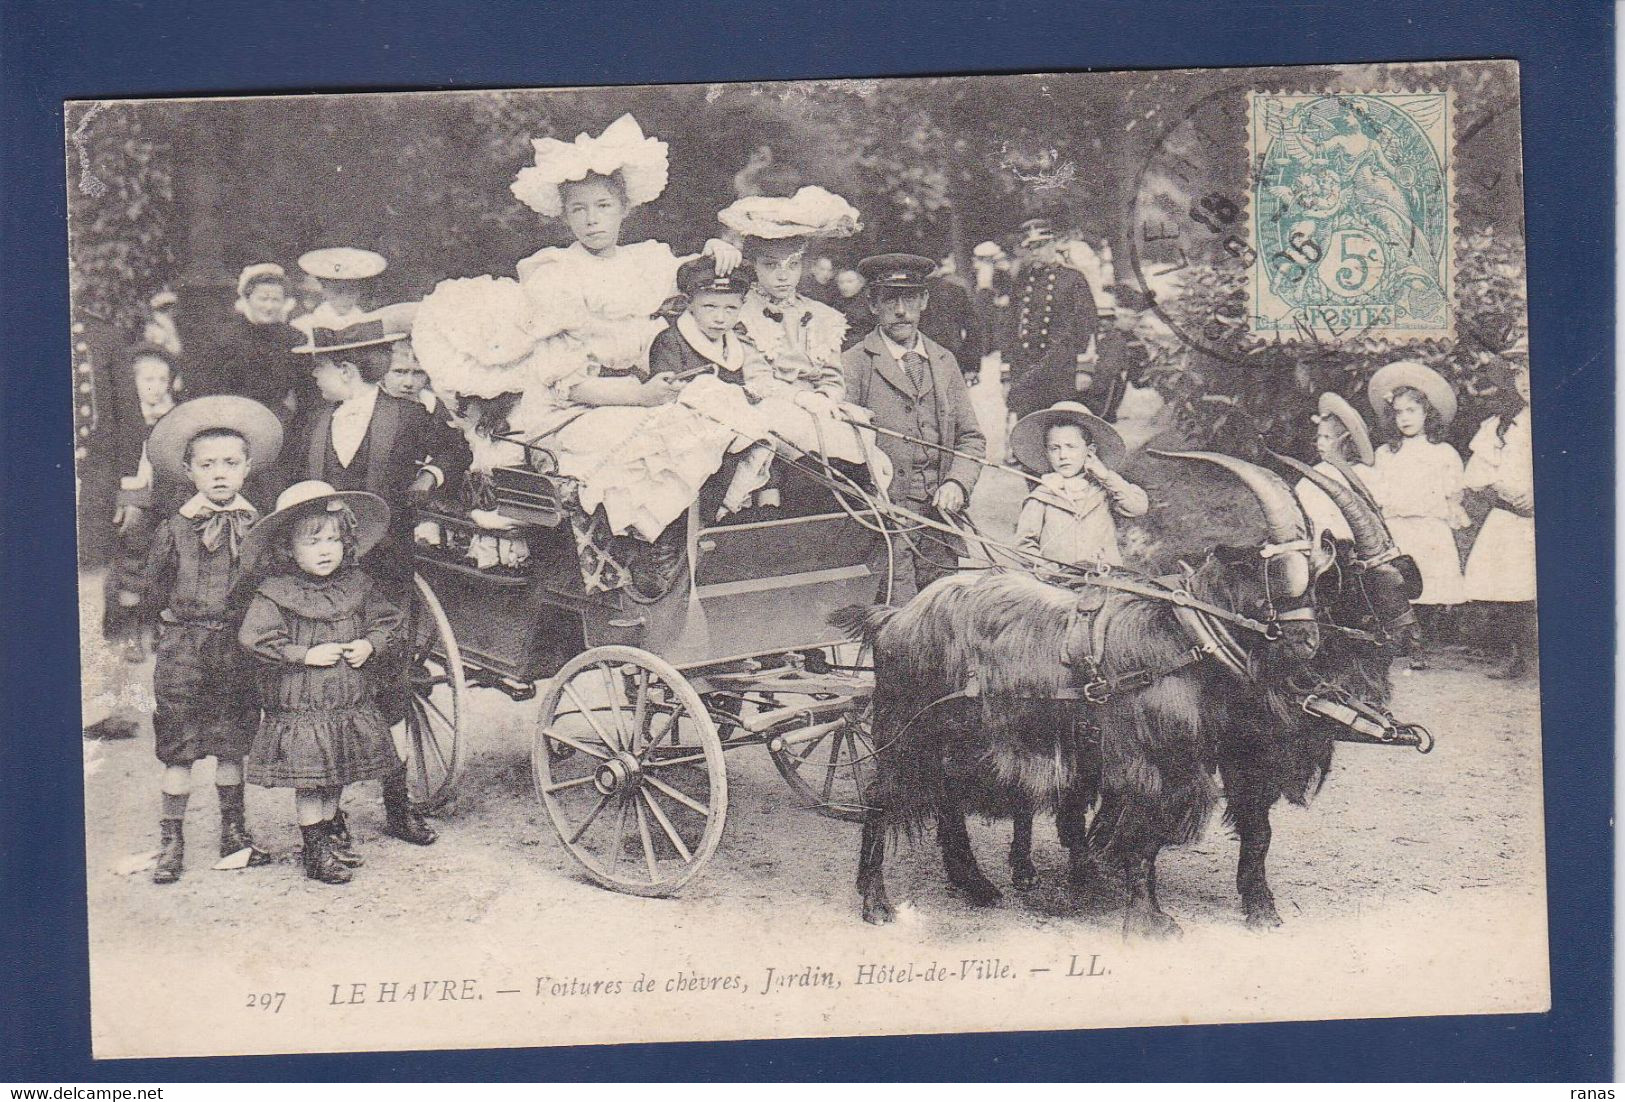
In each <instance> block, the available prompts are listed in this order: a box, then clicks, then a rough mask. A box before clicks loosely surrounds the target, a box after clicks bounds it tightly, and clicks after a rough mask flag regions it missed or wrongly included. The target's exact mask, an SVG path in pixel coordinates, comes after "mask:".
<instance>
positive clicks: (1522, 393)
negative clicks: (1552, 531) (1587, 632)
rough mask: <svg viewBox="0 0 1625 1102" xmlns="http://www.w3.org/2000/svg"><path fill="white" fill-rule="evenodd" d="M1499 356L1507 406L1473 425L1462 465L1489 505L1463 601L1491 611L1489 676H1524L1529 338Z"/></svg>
mask: <svg viewBox="0 0 1625 1102" xmlns="http://www.w3.org/2000/svg"><path fill="white" fill-rule="evenodd" d="M1502 355H1503V357H1504V362H1505V367H1506V375H1507V376H1508V377H1507V378H1506V379H1504V380H1503V381H1502V383H1501V386H1502V389H1503V397H1504V400H1505V402H1506V404H1505V405H1504V406H1503V408H1502V410H1501V412H1499V413H1496V414H1494V415H1493V416H1491V417H1488V418H1486V419H1485V420H1484V422H1483V423H1482V424H1481V425H1479V427H1478V432H1477V434H1476V435H1475V436H1474V437H1473V442H1472V446H1471V450H1472V458H1471V459H1469V460H1468V461H1467V478H1466V483H1467V488H1468V489H1469V490H1475V491H1478V492H1480V493H1482V494H1483V495H1484V496H1485V497H1487V498H1488V499H1489V501H1490V504H1491V508H1490V512H1489V515H1488V516H1487V517H1485V518H1484V527H1482V528H1480V529H1479V531H1478V537H1477V539H1475V540H1474V541H1473V549H1472V551H1471V552H1469V553H1468V555H1467V571H1466V582H1467V599H1468V600H1470V601H1477V602H1480V603H1481V606H1482V607H1483V608H1484V609H1486V610H1487V611H1488V612H1489V613H1490V622H1489V623H1488V624H1487V625H1486V626H1487V627H1488V629H1489V630H1488V631H1487V632H1486V633H1485V634H1487V635H1489V636H1490V637H1491V638H1493V639H1495V640H1496V641H1498V642H1500V643H1502V644H1503V645H1504V646H1505V648H1506V663H1505V664H1504V665H1503V666H1502V667H1501V668H1500V669H1498V670H1496V671H1495V672H1493V673H1491V674H1490V676H1491V677H1496V678H1512V677H1519V676H1522V675H1523V673H1524V672H1525V671H1526V670H1527V669H1528V667H1529V660H1530V659H1531V658H1533V657H1534V654H1535V634H1536V632H1535V470H1534V450H1533V449H1534V437H1533V436H1532V435H1531V433H1530V426H1529V340H1528V338H1527V337H1525V338H1523V339H1521V340H1519V341H1518V342H1517V343H1516V344H1514V345H1513V346H1512V347H1511V348H1509V349H1507V350H1506V352H1504V353H1502Z"/></svg>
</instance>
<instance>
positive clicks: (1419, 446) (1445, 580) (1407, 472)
mask: <svg viewBox="0 0 1625 1102" xmlns="http://www.w3.org/2000/svg"><path fill="white" fill-rule="evenodd" d="M1370 489H1371V493H1372V496H1373V497H1375V498H1376V499H1377V504H1378V505H1379V506H1381V507H1382V517H1383V520H1384V521H1386V522H1387V524H1388V530H1389V531H1390V532H1392V533H1393V536H1394V542H1395V543H1396V544H1398V545H1399V549H1400V551H1402V552H1404V553H1405V554H1407V555H1409V556H1410V557H1411V558H1412V559H1414V560H1415V561H1416V567H1417V569H1418V570H1419V571H1420V572H1421V574H1422V595H1421V596H1420V597H1418V598H1417V599H1416V601H1415V602H1414V603H1415V604H1419V605H1459V604H1461V603H1462V602H1463V601H1465V600H1466V599H1467V594H1466V588H1465V586H1464V585H1463V584H1462V576H1461V555H1460V553H1459V552H1458V551H1457V550H1456V537H1455V532H1456V529H1458V528H1465V527H1467V524H1468V517H1467V513H1466V512H1465V511H1464V510H1463V509H1462V507H1461V495H1462V489H1463V486H1462V465H1461V456H1460V455H1459V454H1457V452H1456V449H1455V448H1452V447H1451V446H1450V445H1449V444H1445V443H1438V444H1435V443H1432V442H1430V441H1429V440H1427V439H1425V438H1424V437H1421V436H1412V437H1407V438H1405V440H1404V441H1402V442H1401V444H1400V446H1399V449H1398V450H1397V451H1396V450H1394V449H1393V448H1392V447H1381V448H1378V449H1377V456H1376V463H1375V465H1374V466H1373V467H1372V478H1371V485H1370Z"/></svg>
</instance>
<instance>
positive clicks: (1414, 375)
mask: <svg viewBox="0 0 1625 1102" xmlns="http://www.w3.org/2000/svg"><path fill="white" fill-rule="evenodd" d="M1405 387H1411V388H1413V389H1415V390H1418V391H1421V393H1422V395H1423V397H1425V398H1426V399H1427V400H1428V404H1429V405H1431V406H1432V407H1433V408H1434V410H1436V411H1437V412H1438V414H1439V420H1440V421H1441V422H1442V423H1444V424H1446V425H1448V424H1450V422H1452V421H1454V420H1455V419H1456V391H1455V388H1453V387H1452V386H1451V385H1450V384H1449V383H1447V382H1445V379H1444V376H1443V375H1440V374H1439V373H1438V372H1437V371H1435V370H1433V369H1432V368H1431V367H1429V366H1428V365H1427V364H1422V363H1417V362H1416V361H1415V360H1398V361H1396V362H1394V363H1391V364H1388V365H1387V366H1386V367H1379V368H1378V369H1377V371H1376V373H1375V374H1374V375H1372V376H1371V382H1370V383H1368V384H1367V385H1366V391H1365V392H1366V397H1367V398H1368V399H1369V400H1370V402H1371V409H1372V411H1373V412H1374V413H1376V415H1377V417H1378V419H1379V420H1382V421H1385V422H1386V421H1387V420H1388V418H1389V417H1390V416H1391V415H1390V413H1389V411H1388V404H1389V402H1390V401H1392V400H1393V397H1394V393H1395V392H1396V391H1398V390H1401V389H1403V388H1405Z"/></svg>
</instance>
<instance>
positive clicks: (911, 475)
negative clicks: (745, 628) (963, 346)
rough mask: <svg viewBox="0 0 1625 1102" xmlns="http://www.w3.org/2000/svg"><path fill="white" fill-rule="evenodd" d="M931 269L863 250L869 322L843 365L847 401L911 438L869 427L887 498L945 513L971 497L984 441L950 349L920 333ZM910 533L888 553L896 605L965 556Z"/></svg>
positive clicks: (922, 260) (957, 545)
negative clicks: (884, 463)
mask: <svg viewBox="0 0 1625 1102" xmlns="http://www.w3.org/2000/svg"><path fill="white" fill-rule="evenodd" d="M935 267H936V264H935V263H934V262H933V261H932V260H931V259H930V258H929V257H924V256H912V255H909V254H907V253H886V254H884V255H881V256H871V257H869V258H867V259H865V260H864V261H863V262H862V263H860V264H859V265H858V271H859V272H861V273H862V275H863V277H864V278H865V279H866V280H867V281H868V295H869V308H870V311H871V312H872V313H873V314H874V318H875V322H876V324H875V327H874V330H873V331H872V332H871V333H870V334H869V335H868V336H867V337H865V338H863V340H861V341H859V342H858V343H857V344H856V345H854V346H853V347H852V348H850V349H848V350H847V352H846V354H845V355H844V356H843V357H842V367H843V368H844V370H845V372H846V397H847V401H849V402H852V403H855V404H856V405H859V406H862V407H864V408H865V409H867V410H869V411H870V413H871V415H872V418H873V424H874V425H875V427H876V428H877V429H884V430H889V431H890V432H895V433H901V434H904V435H905V436H908V437H911V438H912V440H904V439H900V438H899V437H897V436H892V435H888V433H887V432H880V433H877V437H878V444H879V447H880V450H881V451H883V452H884V453H885V454H886V456H887V458H889V459H890V460H891V462H892V481H891V489H890V496H891V499H892V500H893V501H894V502H896V503H897V504H899V505H902V506H903V507H905V508H908V509H912V510H914V511H915V512H919V513H923V514H925V515H927V516H948V517H952V516H955V515H957V514H960V513H962V512H964V510H965V507H966V505H968V504H969V502H970V495H971V490H972V489H974V488H975V486H976V480H977V478H978V477H979V476H980V475H981V473H982V468H981V465H980V464H979V463H978V462H977V461H976V460H977V459H979V458H981V457H983V456H985V455H986V454H987V440H986V438H985V437H983V435H982V429H981V426H980V425H979V424H978V423H977V421H976V411H975V410H974V409H973V408H972V406H971V400H970V391H969V390H968V389H967V388H966V386H965V376H964V374H963V373H962V372H961V371H960V370H959V363H958V362H957V361H956V360H955V359H954V356H953V353H952V352H949V351H948V350H947V349H945V348H943V347H942V346H941V345H940V344H937V343H936V342H935V341H933V340H931V339H930V338H929V337H927V336H925V335H924V334H923V333H921V332H920V315H921V314H922V313H923V312H924V311H925V308H926V304H927V301H928V299H929V295H928V292H927V290H926V286H927V280H928V279H929V277H930V275H931V272H932V269H934V268H935ZM916 441H917V442H916ZM950 449H951V450H950ZM953 452H961V453H963V454H962V455H954V454H953ZM913 539H914V542H913V544H912V546H904V547H901V548H899V551H898V555H897V558H896V562H895V566H894V570H893V574H892V593H891V600H892V603H893V604H896V605H901V604H904V603H905V602H907V601H908V600H909V598H911V597H913V596H914V594H915V593H917V592H918V591H919V590H921V589H923V588H925V587H926V586H927V585H929V584H930V583H932V582H934V581H936V580H937V579H938V578H940V577H942V576H943V575H944V574H947V573H950V572H952V571H953V570H954V569H956V568H957V566H958V564H959V557H960V556H961V555H963V554H964V553H965V549H964V546H963V543H962V541H959V540H956V539H950V538H949V537H946V536H939V535H937V534H936V533H932V532H921V533H917V534H916V535H915V536H914V538H913Z"/></svg>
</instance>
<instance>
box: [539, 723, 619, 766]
mask: <svg viewBox="0 0 1625 1102" xmlns="http://www.w3.org/2000/svg"><path fill="white" fill-rule="evenodd" d="M544 734H546V736H547V737H548V738H550V739H552V740H553V741H554V742H562V743H564V745H566V746H568V747H569V748H570V749H572V750H579V751H581V752H582V753H583V754H586V755H587V756H588V757H591V758H597V759H598V760H599V761H608V760H609V755H608V754H606V753H604V752H603V751H602V750H599V749H597V748H595V747H592V746H588V745H587V744H586V743H584V742H578V741H576V739H575V738H573V737H571V736H570V735H566V734H564V733H563V732H561V731H560V730H559V729H558V728H557V727H549V728H548V729H547V730H546V731H545V732H544Z"/></svg>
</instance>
